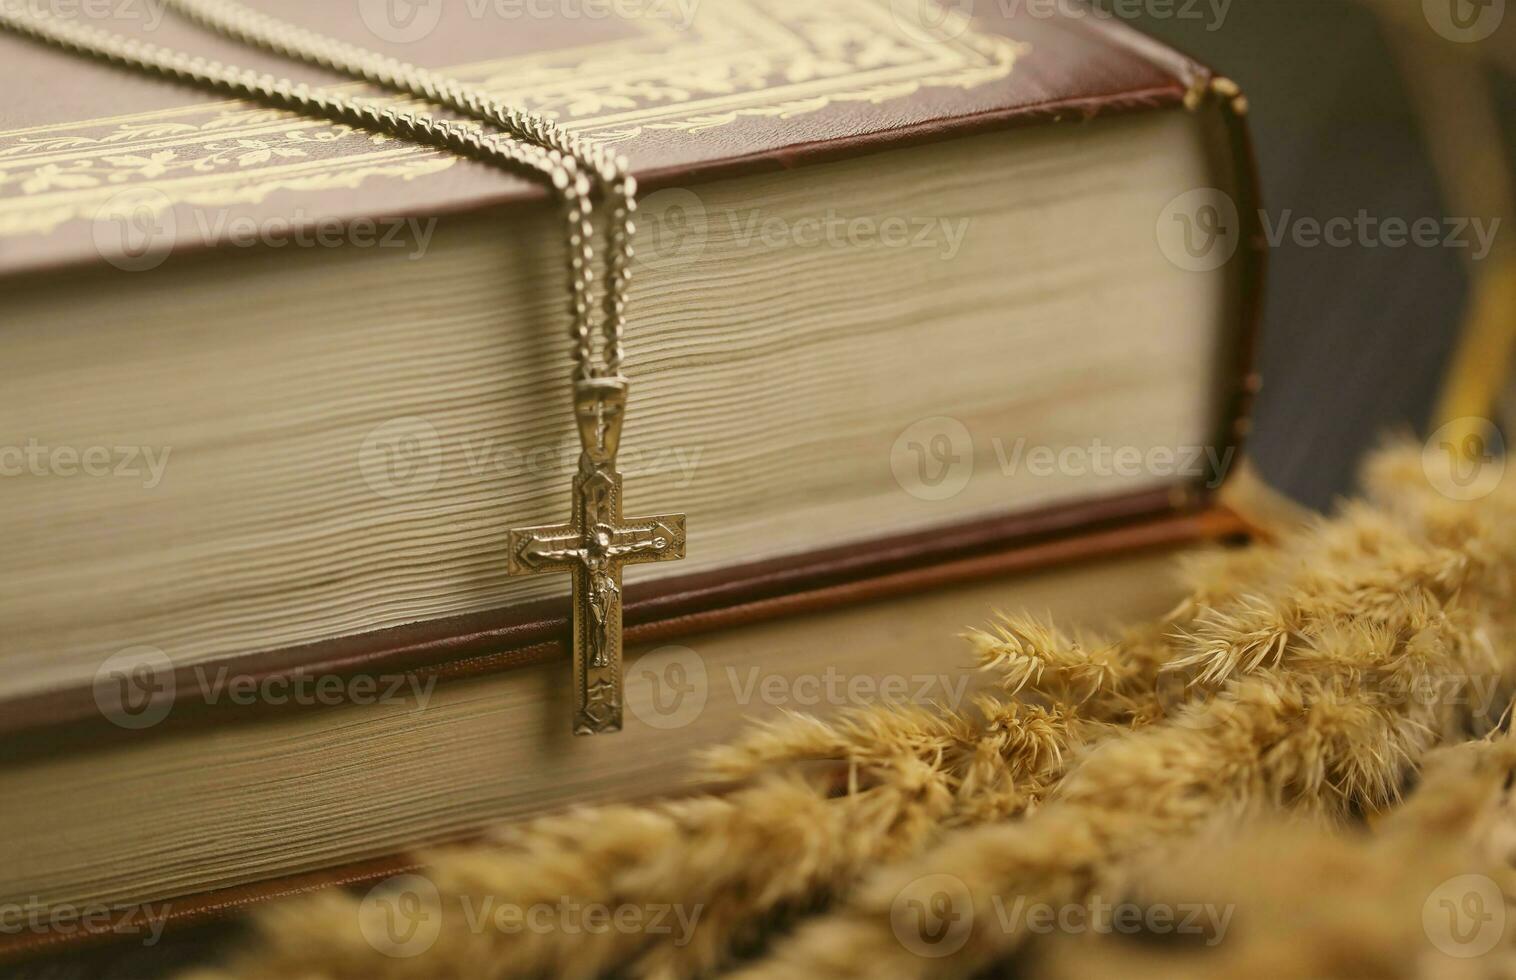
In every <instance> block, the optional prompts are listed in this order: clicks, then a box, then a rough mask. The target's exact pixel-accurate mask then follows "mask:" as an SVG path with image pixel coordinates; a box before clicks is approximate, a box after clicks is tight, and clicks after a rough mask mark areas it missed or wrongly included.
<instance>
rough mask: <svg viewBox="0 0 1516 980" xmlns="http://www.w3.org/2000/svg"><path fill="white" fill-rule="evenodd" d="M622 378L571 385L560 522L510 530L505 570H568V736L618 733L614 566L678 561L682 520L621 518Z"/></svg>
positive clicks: (526, 572) (525, 572) (681, 517)
mask: <svg viewBox="0 0 1516 980" xmlns="http://www.w3.org/2000/svg"><path fill="white" fill-rule="evenodd" d="M626 393H627V382H626V379H625V378H591V379H588V380H581V381H579V382H577V383H576V384H575V386H574V415H575V418H576V419H577V421H578V424H579V441H580V445H581V447H582V451H581V452H580V454H579V473H578V475H576V476H575V477H574V505H573V517H572V518H571V519H570V520H569V522H568V523H566V524H548V525H542V526H539V527H522V528H516V529H514V530H512V531H511V532H510V542H509V545H508V552H509V555H508V565H507V572H508V573H509V574H511V575H531V574H535V573H538V572H559V571H567V572H571V573H572V574H573V577H574V578H573V581H574V593H573V606H572V610H573V612H572V615H573V621H574V645H573V653H574V734H575V735H594V734H597V733H600V732H616V731H620V730H621V707H622V705H621V701H622V697H621V692H622V688H621V569H622V567H623V566H626V565H637V564H642V563H644V562H653V561H675V560H677V559H680V558H683V557H684V515H683V514H668V515H664V516H662V517H645V518H632V519H624V518H622V516H621V473H620V472H619V471H617V469H616V451H617V450H618V449H619V448H620V443H621V420H622V418H623V416H624V415H625V414H626Z"/></svg>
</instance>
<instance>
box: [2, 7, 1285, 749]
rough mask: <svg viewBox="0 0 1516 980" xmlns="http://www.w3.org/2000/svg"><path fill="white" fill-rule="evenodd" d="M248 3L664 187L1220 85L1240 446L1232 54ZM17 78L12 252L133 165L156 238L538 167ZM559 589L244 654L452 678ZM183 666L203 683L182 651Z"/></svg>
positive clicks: (1171, 512) (1139, 503)
mask: <svg viewBox="0 0 1516 980" xmlns="http://www.w3.org/2000/svg"><path fill="white" fill-rule="evenodd" d="M110 6H111V8H112V11H113V13H112V15H111V16H109V17H104V18H102V19H100V20H98V21H91V22H90V23H91V26H97V27H100V28H103V29H107V30H112V31H119V32H123V33H128V34H135V35H139V36H141V37H142V38H143V39H144V40H147V41H149V42H151V43H154V44H160V45H164V46H167V47H170V48H176V49H184V50H191V51H194V52H196V53H198V54H203V55H205V56H206V57H210V58H215V59H219V60H222V61H225V62H228V63H231V64H235V65H240V66H246V67H250V68H254V69H258V70H263V71H268V72H271V73H274V74H277V75H280V76H288V77H293V78H296V79H298V80H302V81H307V82H310V83H312V84H318V85H329V86H339V87H342V88H343V89H344V90H347V91H355V92H361V91H362V90H363V87H362V86H357V85H353V84H351V83H347V82H344V81H342V80H340V79H338V78H336V77H334V76H332V75H330V74H327V73H324V72H322V71H319V70H316V69H311V68H308V67H305V66H302V65H299V64H296V63H293V62H290V61H287V60H285V59H281V58H278V57H276V56H273V55H269V54H266V53H263V52H259V51H255V50H252V49H250V48H247V47H244V46H242V45H238V44H236V43H234V42H231V41H229V40H226V39H224V38H221V37H218V36H215V35H213V34H210V33H208V32H206V31H204V30H201V29H199V28H197V27H195V26H193V25H191V24H189V23H188V22H186V21H184V20H183V19H181V18H178V17H176V16H175V15H173V14H172V13H170V12H166V11H164V10H163V8H162V7H161V5H159V4H155V3H143V4H125V5H110ZM254 6H257V7H259V8H260V9H265V10H267V11H269V12H271V13H274V14H277V15H278V16H280V17H283V18H286V19H288V20H291V21H293V22H295V23H297V24H300V25H303V26H308V27H310V28H313V29H315V30H317V31H320V32H322V33H325V34H328V35H332V36H336V37H338V38H343V39H347V40H350V41H352V42H354V43H357V44H359V45H362V46H364V47H368V48H373V49H377V50H380V51H383V52H385V53H387V54H391V55H394V56H396V57H400V58H403V59H406V60H410V61H413V62H415V63H418V64H421V65H425V66H428V67H435V68H442V69H446V70H447V72H448V73H450V74H452V75H455V76H457V77H459V78H461V79H463V80H466V81H468V82H471V83H475V84H478V85H482V86H483V87H485V88H486V89H488V90H490V91H492V92H494V93H496V94H498V95H500V96H501V97H503V98H505V99H506V100H507V101H509V102H513V103H518V104H520V105H523V106H524V107H526V108H528V109H532V110H535V111H539V112H547V113H551V114H553V115H554V116H556V117H557V118H558V119H560V120H561V121H563V122H564V123H565V124H566V125H568V126H569V127H570V128H572V129H573V130H574V131H575V132H576V133H579V134H582V135H585V136H588V137H591V138H595V139H598V140H604V141H611V142H614V143H615V144H616V145H618V146H619V147H620V148H621V149H622V151H623V152H624V153H625V155H626V156H627V157H628V158H629V159H630V160H631V161H632V163H633V168H634V172H635V174H636V176H637V178H638V180H639V183H640V184H641V186H642V187H643V188H644V189H646V190H656V189H658V188H660V187H667V186H673V185H675V184H678V185H681V186H689V185H696V184H699V183H701V182H705V181H710V180H714V179H718V178H721V177H724V176H728V175H733V174H738V173H749V172H763V171H783V170H787V169H790V168H796V167H800V166H803V165H806V164H809V163H811V162H813V161H822V160H828V159H836V158H840V157H846V156H850V155H855V154H859V153H864V152H868V151H871V150H875V149H879V148H883V147H896V146H906V145H912V144H919V143H926V142H932V141H937V140H942V139H945V138H948V137H951V136H957V135H964V134H970V133H976V132H983V131H990V130H998V129H1005V128H1008V127H1017V126H1029V125H1042V124H1049V125H1051V124H1058V125H1078V124H1079V123H1080V122H1081V121H1083V120H1088V119H1091V118H1094V117H1097V116H1104V115H1115V114H1123V113H1136V112H1145V111H1150V110H1157V109H1175V108H1178V107H1188V108H1191V109H1195V108H1198V107H1201V106H1206V107H1212V106H1219V107H1220V110H1221V114H1222V115H1223V117H1224V118H1225V120H1226V123H1225V125H1224V127H1222V130H1223V132H1222V135H1221V136H1220V137H1219V139H1220V141H1221V143H1222V144H1223V145H1220V146H1218V147H1216V152H1217V155H1218V158H1223V159H1227V160H1230V161H1231V166H1232V167H1233V168H1235V173H1234V174H1233V175H1232V178H1233V179H1232V185H1233V186H1234V187H1235V188H1236V189H1237V194H1238V196H1239V197H1240V200H1239V201H1238V204H1239V212H1240V214H1241V215H1242V219H1241V220H1242V222H1243V228H1242V235H1241V241H1242V245H1241V248H1240V250H1239V253H1238V256H1237V257H1236V258H1235V259H1234V260H1233V264H1234V268H1235V269H1236V276H1237V288H1236V289H1235V290H1234V293H1235V299H1234V302H1235V307H1236V309H1235V317H1234V318H1233V319H1234V321H1235V330H1236V335H1237V336H1236V343H1235V344H1234V345H1233V346H1234V349H1235V350H1236V351H1237V352H1238V355H1237V358H1236V363H1234V364H1233V365H1231V367H1230V368H1229V370H1228V373H1227V378H1226V379H1225V383H1224V388H1225V392H1224V395H1225V403H1226V405H1227V411H1226V413H1225V414H1226V419H1225V426H1224V431H1221V432H1218V433H1217V434H1216V436H1215V439H1214V443H1213V444H1214V445H1215V446H1217V447H1235V446H1236V445H1237V443H1238V441H1239V439H1240V437H1241V435H1242V433H1243V430H1244V428H1245V419H1246V415H1247V407H1248V403H1249V400H1250V398H1251V395H1252V393H1253V391H1254V390H1255V388H1256V380H1255V379H1254V378H1252V376H1251V375H1250V373H1249V370H1250V369H1249V363H1248V357H1249V354H1250V351H1251V347H1252V343H1251V337H1252V332H1253V329H1254V325H1255V322H1256V305H1257V298H1258V295H1259V283H1260V278H1261V269H1262V248H1261V244H1260V242H1261V235H1259V234H1258V230H1257V228H1256V227H1254V221H1253V219H1252V218H1251V217H1250V216H1251V215H1254V214H1256V208H1255V207H1254V204H1253V197H1254V194H1255V191H1254V186H1255V185H1254V178H1253V172H1252V166H1253V165H1252V156H1251V151H1250V148H1249V145H1248V138H1247V132H1246V126H1245V122H1244V112H1245V103H1244V101H1243V99H1242V98H1241V96H1240V94H1239V93H1237V91H1236V89H1235V87H1233V86H1231V85H1230V83H1228V82H1226V81H1225V80H1224V79H1219V78H1217V77H1216V76H1214V75H1213V74H1212V73H1211V72H1210V71H1209V70H1208V69H1206V68H1204V67H1203V66H1201V65H1199V64H1196V63H1195V62H1194V61H1192V60H1190V59H1188V58H1186V57H1184V56H1182V55H1180V54H1178V53H1176V52H1174V51H1172V50H1170V49H1168V48H1165V47H1164V46H1162V45H1160V44H1158V43H1156V42H1153V41H1151V40H1149V39H1147V38H1145V37H1143V36H1142V35H1140V34H1138V33H1137V32H1135V31H1133V30H1132V29H1130V28H1128V27H1126V26H1125V25H1123V24H1121V23H1119V22H1117V21H1115V20H1113V19H1111V18H1109V17H1104V16H1097V15H1094V14H1090V15H1087V16H1066V15H1060V16H1052V17H1049V16H1042V15H1040V14H1039V13H1038V12H1037V9H1036V5H1000V6H997V5H979V7H976V9H975V12H974V15H973V16H972V17H969V16H965V15H964V14H962V13H961V12H959V11H957V10H956V9H955V6H956V5H951V4H944V5H943V6H941V7H938V6H936V5H935V4H933V3H932V2H930V0H920V2H917V0H910V2H904V0H827V2H825V3H816V2H814V0H704V2H700V3H695V2H693V0H689V2H681V0H645V2H639V3H635V4H630V6H632V7H635V8H636V9H635V11H634V12H635V13H636V14H637V15H636V16H630V17H627V16H604V17H588V16H575V17H567V16H556V17H542V16H538V15H537V14H536V13H535V11H536V10H537V8H536V7H531V8H530V9H528V8H527V7H526V6H523V5H519V4H511V3H491V2H486V0H457V2H442V0H430V2H417V3H411V4H397V3H393V2H389V0H357V2H356V6H355V5H354V4H308V3H301V2H299V0H258V2H257V3H255V4H254ZM980 8H982V9H980ZM74 9H76V10H79V11H85V10H90V9H93V8H92V5H89V4H82V5H74ZM576 9H579V8H576ZM582 9H584V10H587V9H589V8H588V7H585V8H582ZM597 9H598V8H597ZM77 16H81V17H83V16H86V15H85V14H83V13H80V14H78V15H77ZM0 89H3V90H4V91H6V92H7V93H8V96H9V97H8V98H7V99H6V100H4V102H3V104H0V277H7V276H34V275H37V274H40V273H48V272H52V271H57V270H73V269H77V268H79V267H82V266H86V265H95V264H98V263H99V262H100V261H101V260H100V251H99V247H98V243H97V242H96V240H95V239H94V236H93V231H92V224H91V220H90V219H91V218H92V216H93V215H94V214H96V213H97V212H98V210H99V209H100V208H101V207H102V205H103V204H104V203H105V202H108V201H109V200H110V199H111V198H112V196H113V195H119V194H121V193H122V192H124V191H131V192H133V193H140V194H144V195H149V196H151V197H152V198H153V199H154V200H156V201H158V202H159V203H160V204H161V210H162V213H163V214H164V215H166V216H167V217H168V220H167V221H166V222H165V224H166V226H167V227H169V228H170V230H171V238H170V240H169V241H168V242H159V243H157V244H160V245H163V244H171V245H172V248H173V249H175V250H194V249H210V248H214V247H215V246H216V245H217V244H218V238H217V234H218V232H217V231H216V230H215V229H207V228H206V227H204V226H203V224H201V223H197V222H195V221H193V220H189V218H188V215H189V214H190V213H191V212H192V210H193V209H194V208H196V207H204V206H208V205H214V206H215V207H217V208H218V209H224V211H225V214H226V216H227V218H228V220H227V221H226V222H222V223H221V224H220V226H219V227H221V228H222V229H224V228H226V227H230V226H233V225H234V223H235V220H236V219H237V218H239V217H250V218H253V219H255V220H262V221H267V220H269V219H274V218H278V217H281V216H286V217H290V220H291V221H292V222H294V223H297V224H299V223H304V224H307V225H309V226H311V227H315V226H316V225H317V224H319V223H321V222H329V221H333V220H336V221H351V220H354V219H359V218H363V217H365V216H367V215H372V214H376V213H381V208H382V213H383V214H386V215H391V216H394V215H408V214H409V215H418V216H421V215H442V214H449V213H458V212H465V211H474V210H479V209H486V208H502V207H511V206H514V205H517V204H519V203H522V202H530V201H534V200H537V199H540V198H541V197H542V196H543V195H544V193H545V192H544V190H543V188H541V187H540V186H538V185H536V184H534V183H532V182H531V181H529V180H527V179H524V178H520V177H516V176H512V175H509V174H505V173H502V172H500V171H498V170H496V169H494V168H492V167H489V166H486V165H484V164H482V163H478V162H474V161H470V160H466V159H461V158H458V157H455V156H452V155H449V154H446V153H443V152H440V151H435V150H432V149H428V148H424V147H419V146H414V145H410V144H407V143H405V142H403V141H399V140H395V139H390V138H387V137H382V136H376V135H375V134H372V133H367V132H362V131H355V130H351V129H349V128H346V127H341V126H333V125H332V124H330V123H326V122H320V121H315V120H308V119H302V118H299V117H293V116H291V115H289V114H287V113H281V112H277V111H274V110H270V109H266V108H262V107H259V106H255V105H251V104H247V103H242V102H235V101H227V100H225V99H219V98H216V97H214V96H212V95H208V94H206V93H203V92H201V91H198V90H196V89H194V88H192V87H187V86H184V85H180V84H174V83H171V82H167V81H163V80H158V79H153V78H148V77H145V76H142V75H139V74H136V73H133V72H131V71H125V70H121V69H118V68H113V67H110V66H108V65H105V64H101V63H97V62H92V61H89V60H86V59H81V58H79V57H77V56H74V55H70V54H67V53H63V52H60V51H56V50H52V49H49V48H46V47H44V46H41V45H39V44H37V43H34V42H30V41H27V40H23V39H20V38H18V37H16V36H13V35H10V34H7V33H4V32H0ZM175 215H178V216H179V218H180V220H174V216H175ZM1210 508H1211V500H1210V497H1209V494H1208V493H1207V491H1206V490H1205V489H1204V488H1203V487H1202V486H1200V485H1199V484H1197V483H1195V482H1193V481H1191V482H1185V483H1175V484H1174V485H1173V486H1169V487H1165V488H1161V489H1159V490H1154V491H1149V492H1144V493H1141V494H1137V495H1127V496H1122V497H1119V498H1114V499H1112V498H1107V499H1101V500H1092V501H1088V502H1081V503H1075V504H1068V505H1063V506H1060V507H1057V508H1054V509H1050V510H1041V511H1036V512H1032V513H1026V512H1018V511H1014V510H1011V511H1008V512H1007V513H1005V514H1003V515H1000V516H998V517H995V518H992V519H989V520H978V521H974V522H972V523H970V524H964V525H960V526H954V527H946V528H939V529H936V530H934V531H933V532H931V533H927V534H922V533H912V534H906V535H900V536H894V537H891V536H889V535H884V536H882V537H881V538H879V539H878V540H875V541H871V542H868V543H867V545H864V546H849V547H833V548H827V549H823V550H820V551H817V552H814V553H809V554H802V555H792V556H786V557H784V558H780V559H772V560H767V561H763V562H759V563H755V564H750V565H746V566H742V567H734V568H727V569H722V570H720V571H718V572H714V573H703V574H700V575H686V576H677V575H676V576H674V577H672V578H666V579H662V580H659V581H657V582H649V583H643V584H639V585H635V586H629V587H628V589H627V594H626V603H625V614H626V622H627V627H628V640H629V641H632V642H635V641H639V640H646V639H653V638H661V637H665V636H671V635H675V634H676V633H679V632H681V631H689V630H693V629H698V628H705V627H710V626H715V625H722V624H729V623H734V622H741V621H743V620H745V619H749V618H756V617H762V616H772V615H778V614H782V613H784V612H786V611H794V610H802V609H806V608H814V607H815V606H816V605H817V604H824V603H836V602H846V601H851V600H852V599H854V598H857V597H858V596H861V595H865V594H869V593H870V591H871V590H872V591H873V592H874V593H875V594H878V593H879V592H881V591H887V590H888V589H890V588H902V587H908V586H910V587H913V583H914V584H929V583H934V582H947V581H952V580H953V578H954V576H964V575H972V574H976V573H977V572H978V571H982V570H983V569H985V568H991V567H993V568H1014V567H1021V566H1024V565H1026V564H1027V563H1028V562H1034V561H1044V560H1054V559H1056V558H1058V557H1059V556H1060V555H1063V556H1065V557H1067V556H1068V555H1071V554H1075V553H1083V552H1085V551H1088V548H1086V547H1082V546H1080V545H1077V544H1072V543H1071V542H1076V541H1078V542H1085V543H1096V544H1098V546H1099V547H1101V548H1115V547H1121V546H1129V545H1131V544H1133V543H1140V542H1141V541H1143V540H1146V539H1147V538H1149V537H1152V536H1153V535H1154V534H1157V535H1158V536H1159V537H1160V538H1164V537H1167V538H1172V537H1173V536H1174V535H1176V534H1181V533H1182V534H1200V533H1214V532H1215V530H1216V528H1217V527H1219V526H1220V524H1217V523H1216V522H1214V521H1209V520H1196V519H1194V518H1195V515H1202V514H1206V513H1208V512H1209V511H1210ZM1176 518H1178V519H1179V521H1178V523H1175V520H1176ZM1221 524H1225V525H1226V526H1227V527H1228V528H1230V529H1235V524H1234V523H1228V522H1226V521H1222V522H1221ZM965 563H967V564H965ZM566 606H567V602H566V600H551V601H541V602H533V603H529V604H526V605H524V606H513V607H511V608H508V609H502V610H498V611H495V612H490V613H485V614H478V615H469V616H462V617H453V618H448V619H442V620H434V621H429V622H423V623H416V624H413V625H410V626H404V627H400V628H395V629H388V630H382V631H377V632H370V633H364V634H360V635H356V636H349V637H343V638H340V639H337V640H331V641H323V642H319V643H314V644H309V645H305V646H301V647H298V648H294V649H285V650H274V651H267V650H260V651H255V652H249V653H248V654H246V655H245V656H243V657H241V658H238V659H235V660H233V661H231V662H230V665H231V666H232V668H233V669H234V670H236V671H238V672H239V673H247V674H249V675H252V676H255V677H256V676H264V675H267V674H270V673H281V672H289V671H296V670H301V671H311V670H320V671H323V672H326V671H331V672H357V671H365V670H369V669H375V668H377V667H379V666H381V665H382V666H383V667H384V668H385V669H389V670H393V669H395V668H397V667H398V668H401V669H417V670H429V671H440V672H441V673H443V674H444V675H447V676H453V675H458V674H464V673H469V672H472V671H480V670H496V669H502V668H506V667H509V666H512V665H514V664H519V663H525V662H531V661H533V660H537V659H541V658H544V657H553V656H560V655H562V641H563V638H564V636H565V633H566ZM178 680H179V683H180V684H181V685H191V686H192V685H193V684H194V683H196V681H195V679H194V676H193V675H192V674H190V673H188V672H186V673H185V676H183V677H182V678H179V679H178ZM185 689H186V688H184V687H183V686H180V687H179V690H185ZM186 700H188V701H195V700H196V699H193V698H190V699H186ZM177 714H178V713H177V712H176V716H177ZM176 720H177V718H176ZM186 720H190V719H187V718H186ZM98 724H101V719H100V717H99V712H98V710H97V707H96V704H95V700H94V698H93V696H92V692H91V691H90V690H88V689H82V690H62V691H50V692H46V693H44V694H39V695H34V696H27V697H26V698H24V699H22V700H19V701H14V702H12V703H9V704H6V705H5V706H4V710H3V712H0V732H3V733H6V734H7V735H8V738H9V742H10V746H11V751H15V752H23V753H24V752H29V751H40V750H42V749H43V748H44V747H56V746H58V745H61V744H65V742H67V741H68V740H67V739H63V735H62V732H61V728H62V727H68V728H70V729H72V730H79V731H86V730H88V729H89V727H90V726H91V725H98ZM81 726H82V727H81ZM117 734H119V732H117ZM60 739H62V741H60Z"/></svg>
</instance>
